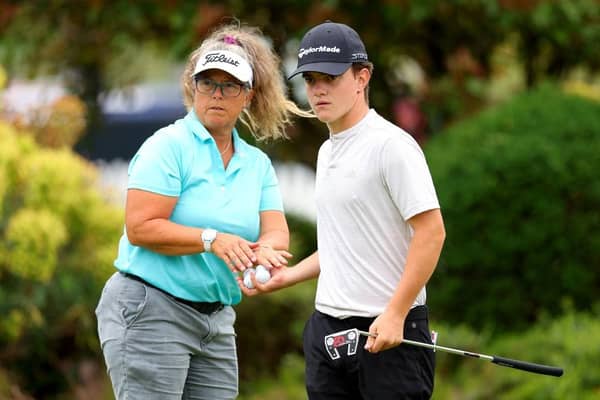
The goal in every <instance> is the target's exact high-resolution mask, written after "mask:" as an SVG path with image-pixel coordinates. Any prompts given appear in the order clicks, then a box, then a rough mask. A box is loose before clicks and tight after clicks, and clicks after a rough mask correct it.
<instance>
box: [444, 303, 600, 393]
mask: <svg viewBox="0 0 600 400" xmlns="http://www.w3.org/2000/svg"><path fill="white" fill-rule="evenodd" d="M598 311H600V310H598V306H596V307H595V309H594V311H592V312H590V313H586V312H579V311H575V310H573V309H572V308H567V309H566V310H565V313H564V314H562V316H560V317H559V318H557V319H556V320H554V321H551V320H542V321H541V322H540V323H538V324H536V325H533V326H530V327H529V329H528V330H526V331H524V332H522V333H519V334H518V335H517V334H515V335H511V336H506V337H502V338H498V339H497V340H494V341H490V342H489V344H488V340H487V339H484V340H483V341H482V340H481V337H480V335H477V334H475V333H474V332H473V331H472V330H470V329H468V328H460V331H456V330H454V329H453V328H450V327H443V328H440V329H439V331H440V339H438V343H439V344H440V345H442V346H448V347H454V348H460V349H464V350H470V351H474V352H478V353H484V354H488V355H498V356H502V357H506V358H513V359H517V360H523V361H529V362H534V363H539V364H545V365H553V366H558V367H561V368H563V369H564V375H563V376H562V377H560V378H556V377H550V376H546V375H538V374H531V373H527V372H523V371H519V370H515V369H510V368H504V367H500V366H498V365H495V364H492V363H489V362H488V363H486V362H485V361H479V360H468V359H465V358H464V357H459V356H458V357H457V356H455V355H451V354H447V353H442V352H438V353H437V363H438V365H437V371H436V383H435V385H436V388H435V392H434V396H433V399H473V400H476V399H507V400H537V399H539V400H562V399H582V400H591V399H596V398H598V393H600V370H599V369H598V368H597V367H596V364H597V360H598V357H599V356H600V319H599V318H598V315H599V313H598ZM465 332H467V335H466V336H465Z"/></svg>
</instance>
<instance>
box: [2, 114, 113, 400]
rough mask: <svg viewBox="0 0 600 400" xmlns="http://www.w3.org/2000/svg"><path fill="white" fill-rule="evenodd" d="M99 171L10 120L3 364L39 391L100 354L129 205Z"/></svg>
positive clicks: (55, 388) (46, 393)
mask: <svg viewBox="0 0 600 400" xmlns="http://www.w3.org/2000/svg"><path fill="white" fill-rule="evenodd" d="M95 179H96V176H95V169H94V168H93V167H92V166H91V164H89V163H87V162H86V161H84V160H83V159H82V158H80V157H78V156H76V155H75V154H74V153H73V152H71V151H69V150H66V149H63V150H60V151H58V150H49V149H43V148H40V147H39V146H38V145H36V144H35V143H34V141H33V140H32V138H31V136H29V135H26V134H24V133H23V132H19V131H17V130H15V129H14V128H13V127H11V126H10V125H8V124H6V123H3V122H2V121H0V315H1V316H2V317H1V318H0V365H4V366H7V367H9V368H10V374H11V375H10V376H11V377H13V378H12V379H14V380H15V381H14V382H13V385H18V386H19V387H21V388H23V389H24V390H26V391H27V392H28V394H30V395H32V396H34V397H35V398H42V397H43V398H49V397H52V396H54V395H56V394H58V393H62V392H63V391H65V390H66V389H67V388H68V387H69V386H71V385H72V384H73V383H74V382H75V381H76V380H77V379H78V372H77V368H78V365H79V362H80V361H82V360H86V359H90V358H91V359H96V360H98V361H100V350H99V345H98V339H97V335H96V322H95V316H94V308H95V305H96V303H97V301H98V298H99V296H100V291H101V288H102V285H103V284H104V281H105V280H106V278H107V277H108V275H109V274H110V273H112V271H113V268H112V267H111V266H112V262H113V260H114V258H115V255H116V251H117V238H118V237H119V235H120V231H121V229H122V221H123V212H122V210H120V209H117V208H113V207H110V206H108V205H107V203H106V202H105V200H104V199H103V198H102V196H101V195H100V193H99V192H98V190H97V189H96V184H95ZM0 393H1V392H0Z"/></svg>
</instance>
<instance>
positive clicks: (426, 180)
mask: <svg viewBox="0 0 600 400" xmlns="http://www.w3.org/2000/svg"><path fill="white" fill-rule="evenodd" d="M372 71H373V65H372V64H371V63H370V62H369V61H368V56H367V51H366V50H365V47H364V44H363V42H362V40H361V39H360V37H359V36H358V34H357V33H356V32H355V31H354V30H353V29H352V28H350V27H348V26H346V25H343V24H337V23H332V22H326V23H323V24H321V25H318V26H316V27H314V28H313V29H311V30H310V31H309V32H308V33H306V35H305V36H304V38H303V39H302V42H301V44H300V49H299V52H298V67H297V69H296V70H295V71H294V72H293V73H292V75H291V76H290V78H291V77H293V76H296V75H298V74H302V76H303V78H304V80H305V82H306V93H307V95H308V100H309V103H310V106H311V108H312V109H313V111H314V113H315V114H316V116H317V118H318V119H319V120H320V121H322V122H324V123H325V124H327V127H328V128H329V132H330V137H329V140H327V141H326V142H325V143H323V145H322V146H321V148H320V150H319V155H318V160H317V175H316V203H317V233H318V235H317V236H318V251H317V252H316V253H314V254H313V255H311V256H310V257H308V258H306V259H304V260H302V261H301V262H299V263H298V264H297V265H296V266H294V267H292V268H274V269H272V271H271V272H272V278H271V280H270V281H268V282H267V283H265V284H260V283H258V282H256V280H254V285H255V289H253V290H249V289H246V288H245V287H243V285H242V284H241V282H239V283H240V286H242V290H243V291H244V293H245V294H247V295H255V294H258V293H264V292H271V291H273V290H277V289H280V288H283V287H287V286H290V285H293V284H295V283H298V282H301V281H303V280H307V279H311V278H316V277H318V286H317V294H316V311H315V312H314V313H313V315H312V316H311V318H310V319H309V321H308V322H307V324H306V327H305V331H304V352H305V357H306V387H307V392H308V396H309V399H311V400H321V399H327V400H332V399H345V400H347V399H364V400H366V399H370V400H374V399H376V400H385V399H426V398H430V397H431V394H432V391H433V380H434V366H435V360H434V354H433V352H432V351H431V350H428V349H422V348H418V347H412V346H408V345H400V344H401V343H402V340H403V338H404V337H406V338H407V339H412V340H417V341H421V342H427V343H431V337H430V332H429V326H428V319H427V318H428V315H427V308H426V306H425V284H426V283H427V281H428V280H429V278H430V276H431V274H432V273H433V271H434V269H435V266H436V264H437V262H438V258H439V255H440V252H441V249H442V245H443V242H444V238H445V231H444V225H443V221H442V216H441V213H440V209H439V208H440V207H439V203H438V200H437V196H436V193H435V189H434V186H433V182H432V179H431V175H430V173H429V169H428V167H427V164H426V161H425V157H424V155H423V153H422V151H421V149H420V148H419V146H418V145H417V143H416V142H415V141H414V140H413V138H412V137H411V136H410V135H409V134H407V133H406V132H404V131H403V130H401V129H400V128H398V127H396V126H395V125H393V124H392V123H390V122H388V121H386V120H385V119H383V118H382V117H381V116H379V115H378V114H377V113H376V112H375V110H373V109H369V102H368V88H369V80H370V78H371V73H372ZM356 328H358V329H359V330H362V331H369V333H370V334H372V335H371V336H370V337H368V338H364V337H363V336H359V337H356V333H357V332H356V331H355V330H354V331H352V330H353V329H356Z"/></svg>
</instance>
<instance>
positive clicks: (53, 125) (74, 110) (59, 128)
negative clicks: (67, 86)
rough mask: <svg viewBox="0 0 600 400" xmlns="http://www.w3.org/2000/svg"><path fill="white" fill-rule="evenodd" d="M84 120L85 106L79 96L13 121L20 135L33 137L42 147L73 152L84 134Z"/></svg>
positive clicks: (30, 111) (59, 101) (17, 116)
mask: <svg viewBox="0 0 600 400" xmlns="http://www.w3.org/2000/svg"><path fill="white" fill-rule="evenodd" d="M85 116H86V110H85V104H84V103H83V102H82V101H81V100H79V98H78V97H76V96H73V95H65V96H62V97H59V98H58V99H56V100H55V101H53V102H52V103H51V104H48V105H41V106H38V107H34V108H32V109H29V110H28V112H27V114H26V115H23V114H17V115H14V116H13V117H12V118H11V119H12V120H13V123H14V124H15V125H16V126H17V127H18V129H19V131H24V132H26V133H27V134H31V135H33V137H34V138H35V140H36V142H37V143H38V144H40V145H42V146H45V147H52V148H61V147H69V148H73V146H74V145H75V144H76V143H77V141H78V140H79V139H80V138H81V136H82V135H83V133H84V131H85V128H86V120H85Z"/></svg>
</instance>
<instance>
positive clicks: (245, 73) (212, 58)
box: [192, 50, 252, 87]
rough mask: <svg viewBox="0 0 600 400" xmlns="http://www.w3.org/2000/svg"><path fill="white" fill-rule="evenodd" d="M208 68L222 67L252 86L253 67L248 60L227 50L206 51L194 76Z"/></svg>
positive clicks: (197, 64)
mask: <svg viewBox="0 0 600 400" xmlns="http://www.w3.org/2000/svg"><path fill="white" fill-rule="evenodd" d="M208 69H220V70H221V71H225V72H227V73H228V74H230V75H232V76H234V77H235V78H236V79H237V80H239V81H240V82H242V83H246V84H248V85H249V86H250V87H252V68H251V67H250V64H248V61H246V60H244V59H243V58H242V57H240V56H239V55H237V54H235V53H233V52H231V51H227V50H215V51H209V52H208V53H204V54H203V55H201V56H200V58H199V59H198V62H197V63H196V68H195V69H194V73H193V74H192V76H196V74H198V73H200V72H202V71H206V70H208Z"/></svg>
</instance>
